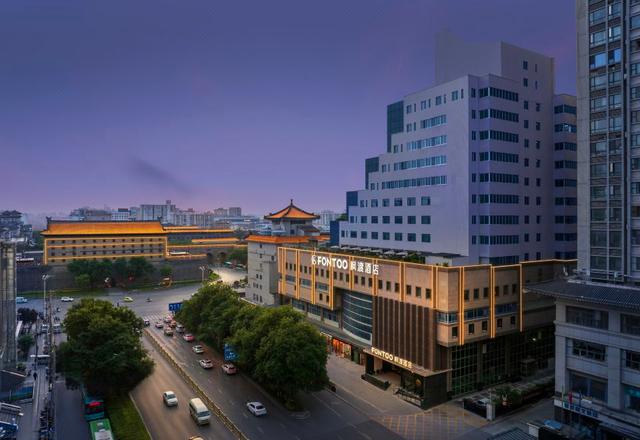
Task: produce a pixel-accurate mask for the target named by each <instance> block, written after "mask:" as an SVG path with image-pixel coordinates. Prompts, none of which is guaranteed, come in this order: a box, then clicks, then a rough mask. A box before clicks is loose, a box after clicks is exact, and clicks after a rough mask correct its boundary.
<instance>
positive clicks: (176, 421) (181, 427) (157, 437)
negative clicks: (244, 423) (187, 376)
mask: <svg viewBox="0 0 640 440" xmlns="http://www.w3.org/2000/svg"><path fill="white" fill-rule="evenodd" d="M144 342H145V347H146V348H147V350H149V354H150V355H151V357H152V358H153V360H154V361H155V362H156V365H155V369H154V371H153V374H152V375H151V376H149V377H147V378H146V379H145V380H143V381H142V382H141V383H140V384H138V386H137V387H136V388H135V389H134V390H133V392H132V393H131V397H132V398H133V400H134V402H135V403H136V406H137V407H138V410H139V411H140V414H141V416H142V419H143V420H144V421H145V424H146V425H147V429H148V430H149V433H150V434H151V438H153V439H154V440H175V439H187V438H189V437H191V436H194V435H199V436H201V437H202V438H204V439H206V440H213V439H233V438H234V436H233V435H232V434H231V432H229V431H228V430H227V428H226V427H225V426H224V424H223V423H222V422H221V421H220V420H219V419H217V418H216V417H215V416H213V417H212V418H211V424H210V425H205V426H198V425H196V423H195V422H194V421H193V419H192V418H191V416H190V415H189V407H188V406H187V405H188V401H189V399H191V398H193V397H196V395H195V393H194V392H193V390H192V389H191V387H190V386H189V385H187V383H186V382H185V381H184V379H182V378H181V377H180V376H179V375H178V373H177V372H176V371H175V370H174V369H173V368H172V367H171V366H170V365H169V364H168V363H167V361H166V360H165V359H164V358H163V357H162V356H161V355H160V354H159V353H157V352H156V351H155V350H154V349H153V347H152V346H151V344H149V342H148V341H146V340H145V341H144ZM168 390H171V391H173V392H174V393H176V396H177V397H178V406H177V407H171V408H169V407H167V406H165V404H164V402H163V401H162V397H161V396H162V393H163V392H164V391H168Z"/></svg>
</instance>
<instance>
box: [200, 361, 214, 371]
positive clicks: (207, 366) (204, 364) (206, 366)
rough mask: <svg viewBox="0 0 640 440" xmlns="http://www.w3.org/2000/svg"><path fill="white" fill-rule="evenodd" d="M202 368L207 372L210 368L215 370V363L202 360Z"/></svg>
mask: <svg viewBox="0 0 640 440" xmlns="http://www.w3.org/2000/svg"><path fill="white" fill-rule="evenodd" d="M200 366H201V367H202V368H204V369H205V370H209V369H210V368H213V361H212V360H211V359H201V360H200Z"/></svg>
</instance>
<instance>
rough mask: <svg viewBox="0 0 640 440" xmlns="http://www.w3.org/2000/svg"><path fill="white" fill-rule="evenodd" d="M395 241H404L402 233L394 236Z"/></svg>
mask: <svg viewBox="0 0 640 440" xmlns="http://www.w3.org/2000/svg"><path fill="white" fill-rule="evenodd" d="M393 239H394V240H395V241H402V232H396V233H394V234H393Z"/></svg>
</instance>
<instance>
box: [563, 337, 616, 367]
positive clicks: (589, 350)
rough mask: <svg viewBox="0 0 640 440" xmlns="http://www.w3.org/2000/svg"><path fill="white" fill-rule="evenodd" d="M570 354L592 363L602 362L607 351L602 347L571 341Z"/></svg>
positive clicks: (590, 343) (585, 342) (575, 340)
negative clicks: (589, 360) (592, 361)
mask: <svg viewBox="0 0 640 440" xmlns="http://www.w3.org/2000/svg"><path fill="white" fill-rule="evenodd" d="M571 354H573V355H574V356H580V357H583V358H587V359H591V360H594V361H599V362H604V361H605V360H606V358H607V349H606V347H605V346H604V345H600V344H594V343H592V342H587V341H579V340H577V339H573V340H572V347H571Z"/></svg>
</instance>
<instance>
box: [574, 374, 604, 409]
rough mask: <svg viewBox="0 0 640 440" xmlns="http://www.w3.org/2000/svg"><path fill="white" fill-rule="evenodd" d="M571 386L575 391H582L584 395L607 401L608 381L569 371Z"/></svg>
mask: <svg viewBox="0 0 640 440" xmlns="http://www.w3.org/2000/svg"><path fill="white" fill-rule="evenodd" d="M569 386H570V387H571V391H573V392H574V393H580V394H581V395H582V396H584V397H592V398H594V399H597V400H600V401H602V402H606V401H607V381H606V380H605V379H596V378H594V377H591V376H587V375H583V374H578V373H576V372H574V371H570V372H569Z"/></svg>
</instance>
